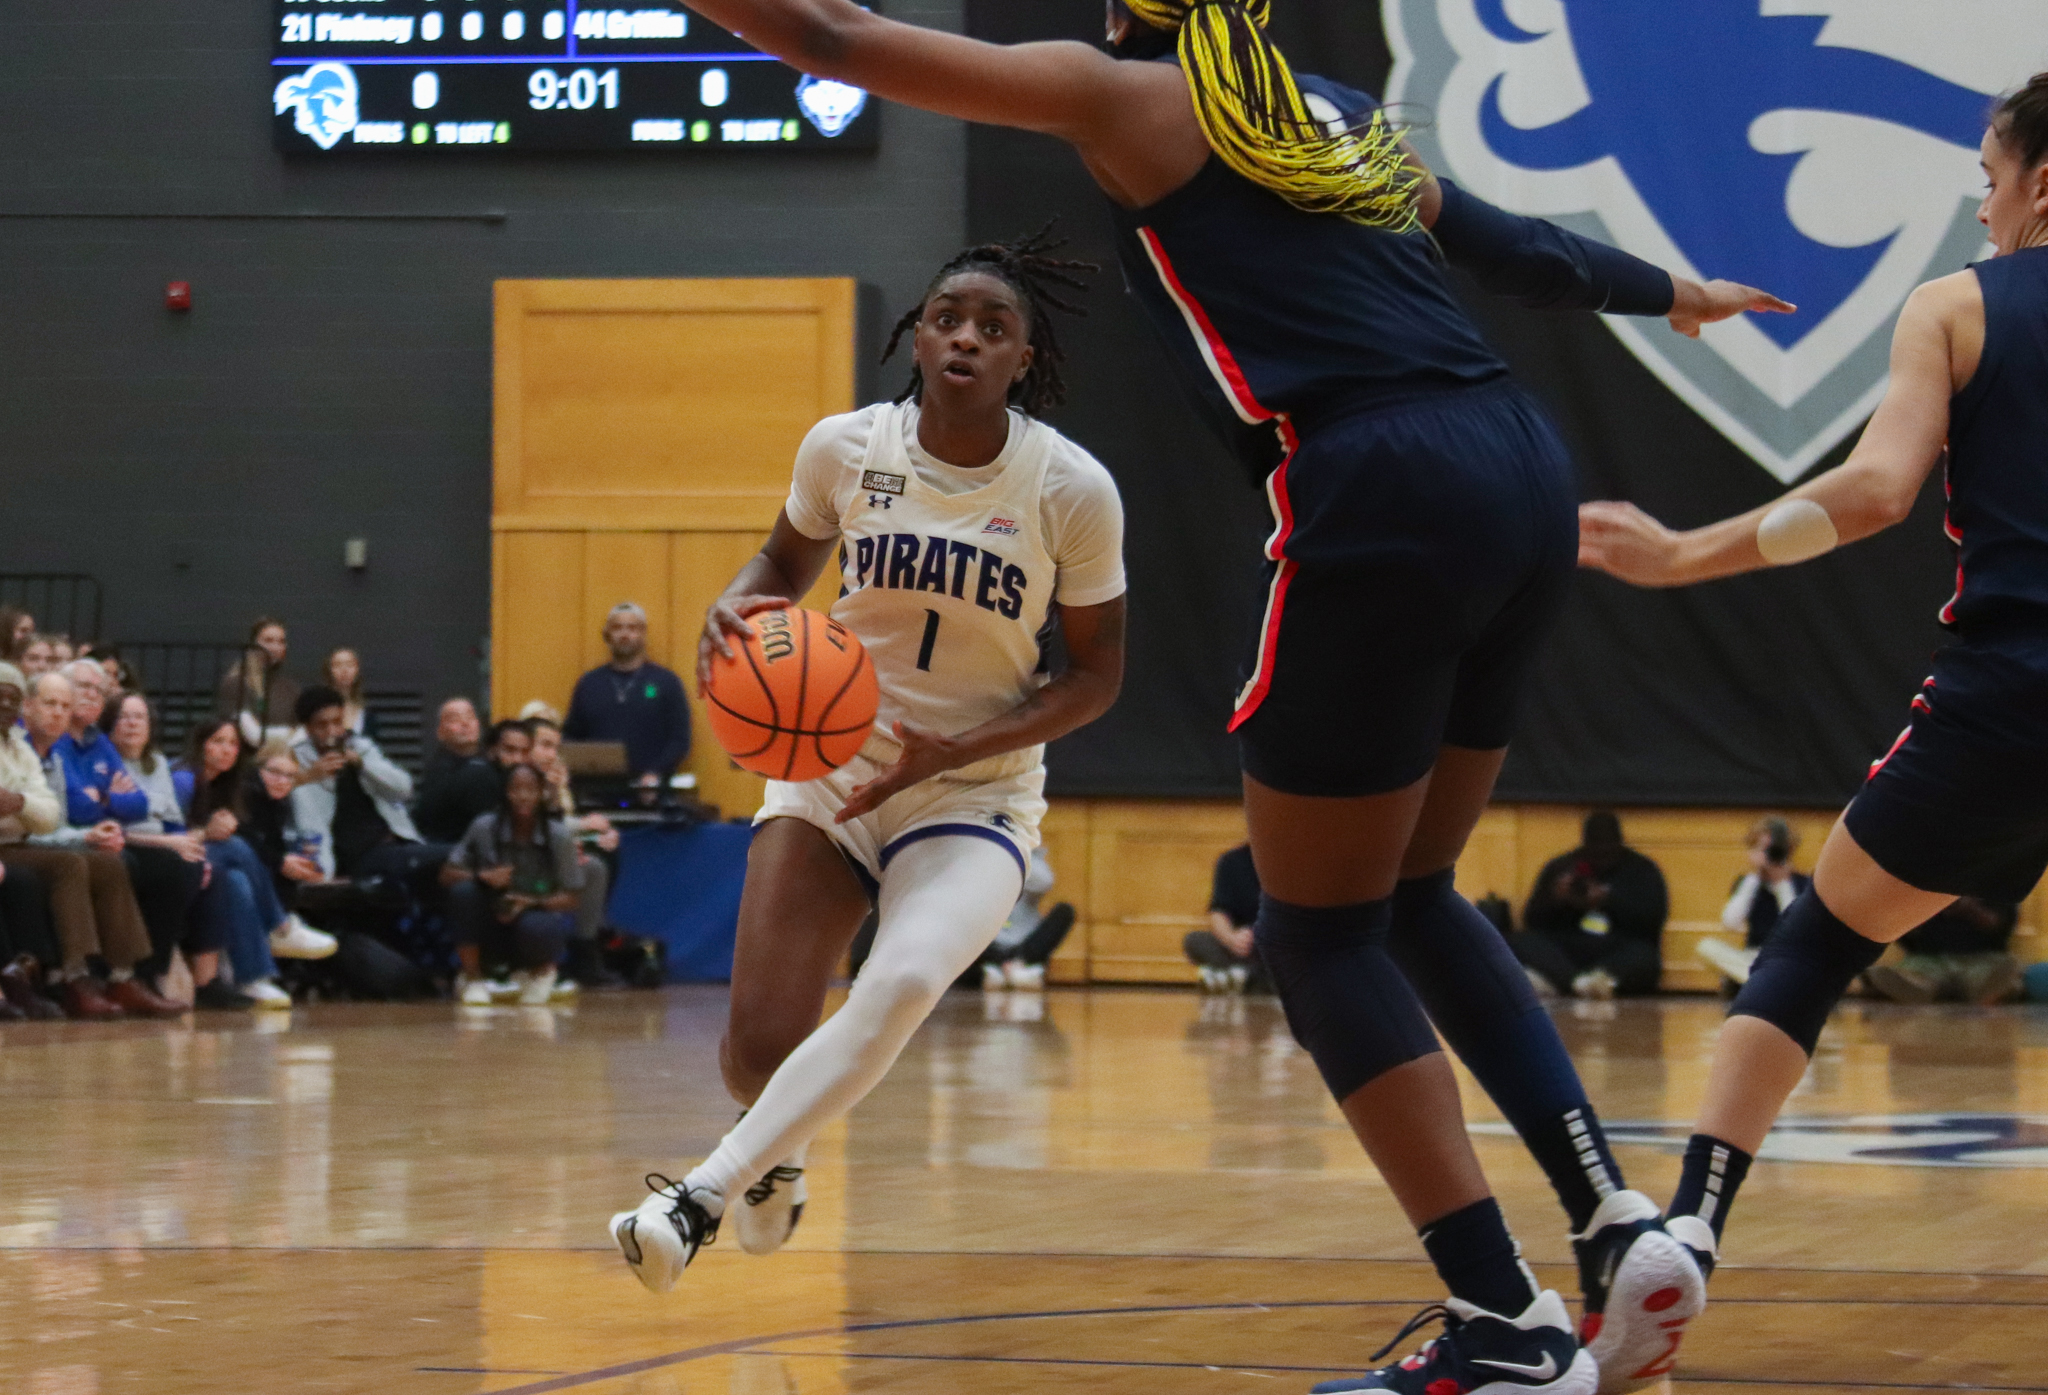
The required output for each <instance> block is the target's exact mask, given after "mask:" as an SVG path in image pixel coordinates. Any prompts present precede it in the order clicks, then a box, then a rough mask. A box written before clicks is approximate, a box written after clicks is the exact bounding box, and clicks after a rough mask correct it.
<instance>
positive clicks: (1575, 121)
mask: <svg viewBox="0 0 2048 1395" xmlns="http://www.w3.org/2000/svg"><path fill="white" fill-rule="evenodd" d="M1385 15H1386V25H1387V36H1388V40H1389V43H1390V45H1391V47H1392V49H1393V52H1394V56H1395V63H1394V70H1393V74H1392V76H1391V77H1390V78H1389V80H1388V93H1387V100H1388V101H1389V102H1390V103H1398V104H1406V105H1408V106H1409V107H1411V108H1413V109H1415V115H1416V116H1417V117H1418V118H1419V123H1420V124H1419V127H1418V129H1417V130H1416V131H1415V132H1414V135H1413V138H1414V140H1415V144H1416V146H1417V148H1418V149H1419V150H1420V151H1421V152H1422V154H1423V156H1424V158H1425V159H1427V160H1428V161H1429V163H1430V164H1431V165H1432V166H1433V167H1434V168H1436V169H1438V170H1441V171H1442V172H1444V173H1445V174H1447V175H1449V176H1450V177H1451V178H1452V179H1455V180H1456V181H1458V182H1459V183H1460V184H1462V185H1464V186H1465V187H1467V188H1469V189H1471V190H1472V191H1473V192H1474V193H1476V194H1478V195H1480V196H1481V197H1482V198H1485V199H1488V200H1490V201H1492V202H1494V203H1497V204H1500V205H1501V206H1503V207H1505V208H1508V209H1511V210H1513V211H1514V212H1517V213H1524V214H1532V215H1538V216H1542V217H1545V218H1550V219H1552V220H1554V221H1556V222H1559V223H1561V224H1563V225H1564V226H1566V227H1570V228H1572V229H1573V230H1574V231H1577V232H1581V233H1585V234H1588V235H1590V236H1593V237H1597V238H1599V239H1601V240H1602V241H1606V242H1611V243H1613V244H1615V245H1617V246H1620V247H1622V248H1624V249H1626V250H1627V251H1629V252H1632V253H1634V254H1635V255H1637V256H1639V257H1643V258H1645V259H1647V260H1650V261H1653V262H1657V263H1659V264H1660V265H1663V266H1667V267H1670V268H1672V269H1673V270H1676V271H1682V272H1684V273H1685V274H1688V275H1691V276H1695V277H1699V278H1701V279H1706V278H1709V277H1714V276H1726V277H1729V278H1731V279H1734V280H1739V281H1745V282H1748V283H1750V284H1752V285H1756V286H1761V287H1764V288H1765V289H1767V290H1770V291H1772V292H1775V293H1776V294H1778V295H1781V296H1783V297H1784V298H1785V299H1787V300H1790V301H1792V302H1794V303H1795V304H1797V305H1798V307H1799V313H1798V314H1796V315H1762V316H1755V315H1744V316H1740V317H1738V318H1737V319H1734V320H1729V321H1726V322H1724V323H1721V324H1717V325H1709V326H1707V328H1706V329H1705V331H1704V332H1703V333H1702V335H1701V337H1700V338H1699V339H1698V340H1689V339H1685V338H1683V337H1681V336H1680V335H1678V334H1676V333H1674V332H1672V330H1671V329H1670V327H1669V326H1667V325H1665V324H1662V323H1661V322H1658V321H1653V320H1642V319H1626V318H1622V317H1619V316H1616V317H1612V318H1610V319H1609V320H1608V321H1607V323H1608V325H1609V327H1610V328H1611V329H1612V330H1613V331H1614V333H1615V334H1616V335H1617V336H1618V337H1619V338H1620V339H1621V341H1622V342H1623V343H1624V344H1626V345H1627V346H1628V347H1629V349H1630V350H1631V351H1632V352H1633V353H1634V354H1635V355H1636V357H1637V358H1638V359H1640V360H1641V361H1642V362H1643V363H1644V364H1645V365H1646V366H1648V367H1649V369H1650V370H1651V371H1652V372H1653V373H1655V374H1656V375H1657V376H1658V377H1659V378H1660V379H1662V380H1663V382H1664V383H1665V384H1666V385H1667V386H1669V387H1670V388H1671V390H1672V391H1674V392H1676V393H1677V394H1678V395H1679V397H1681V398H1682V399H1684V401H1685V402H1686V403H1687V404H1688V405H1689V406H1691V407H1692V408H1693V410H1695V411H1697V412H1698V413H1699V414H1700V415H1701V416H1702V417H1704V418H1706V419H1707V420H1708V421H1709V422H1711V423H1712V424H1713V425H1714V426H1715V427H1716V428H1718V429H1719V430H1720V431H1721V432H1722V433H1723V434H1724V435H1725V436H1727V437H1728V439H1729V440H1731V441H1733V442H1734V443H1735V444H1736V445H1737V446H1739V447H1741V448H1742V449H1743V450H1744V451H1746V452H1748V454H1749V455H1750V456H1752V457H1753V458H1755V459H1756V461H1757V462H1758V463H1759V464H1761V465H1762V466H1763V467H1764V468H1765V469H1766V470H1768V471H1770V473H1771V474H1773V475H1775V476H1776V477H1777V478H1778V479H1780V480H1782V481H1785V482H1787V483H1790V482H1791V481H1792V480H1794V479H1796V478H1798V477H1799V476H1800V475H1801V474H1803V473H1804V472H1805V471H1806V469H1807V468H1808V467H1809V466H1811V465H1812V464H1813V463H1814V461H1815V460H1817V459H1818V458H1819V457H1820V456H1821V455H1822V454H1824V453H1825V452H1826V451H1827V450H1828V449H1829V448H1830V447H1831V446H1833V445H1834V444H1835V443H1836V442H1837V441H1839V440H1840V439H1841V438H1842V436H1843V435H1844V434H1846V433H1847V432H1848V431H1849V430H1851V429H1853V428H1854V427H1855V426H1856V425H1857V424H1858V423H1859V422H1861V421H1862V420H1863V418H1864V417H1865V416H1867V415H1868V414H1869V413H1870V411H1871V410H1872V409H1873V408H1874V407H1875V406H1876V405H1877V401H1878V399H1879V398H1880V397H1881V396H1882V395H1883V392H1884V386H1885V380H1886V372H1887V364H1888V358H1889V346H1890V338H1891V330H1892V325H1893V322H1894V321H1895V320H1896V318H1897V316H1898V311H1899V307H1900V306H1901V305H1902V304H1903V303H1904V302H1905V298H1906V296H1907V295H1908V294H1909V293H1910V292H1911V291H1912V289H1913V287H1914V286H1916V285H1918V284H1919V283H1920V282H1922V281H1925V280H1927V279H1929V278H1931V277H1934V276H1939V275H1944V274H1946V273H1948V272H1952V271H1956V270H1959V269H1961V268H1962V267H1963V266H1964V265H1966V264H1967V263H1969V262H1970V261H1973V260H1976V259H1977V258H1978V257H1979V256H1980V255H1981V254H1982V252H1983V250H1984V237H1983V231H1982V229H1981V228H1980V227H1979V226H1978V225H1977V223H1976V221H1975V213H1976V208H1977V201H1978V199H1979V197H1980V196H1981V193H1982V189H1983V176H1982V173H1981V171H1980V170H1979V169H1978V167H1977V147H1978V141H1979V138H1980V137H1981V136H1982V134H1983V130H1984V118H1985V115H1986V112H1987V111H1988V109H1989V106H1990V103H1991V100H1992V98H1993V97H1994V96H1995V95H1996V94H1997V93H1999V92H2001V91H2003V90H2005V89H2007V88H2009V87H2012V86H2015V85H2017V84H2018V83H2020V82H2023V81H2025V80H2026V78H2027V76H2028V75H2029V74H2030V73H2031V72H2032V71H2034V70H2035V69H2036V68H2039V67H2042V66H2044V65H2048V48H2044V46H2043V44H2042V43H2041V41H2040V36H2042V35H2043V34H2048V0H1973V3H1970V4H1934V3H1924V2H1923V0H1684V3H1673V2H1672V0H1658V2H1657V3H1652V4H1644V3H1642V0H1385Z"/></svg>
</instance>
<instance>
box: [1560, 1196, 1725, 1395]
mask: <svg viewBox="0 0 2048 1395" xmlns="http://www.w3.org/2000/svg"><path fill="white" fill-rule="evenodd" d="M1572 1251H1573V1253H1574V1254H1576V1255H1577V1256H1578V1259H1579V1290H1580V1292H1582V1293H1583V1294H1584V1295H1585V1297H1586V1312H1585V1316H1584V1317H1583V1318H1582V1319H1581V1320H1580V1322H1579V1340H1580V1341H1582V1342H1584V1343H1585V1346H1586V1350H1587V1351H1589V1352H1591V1353H1592V1355H1593V1360H1594V1361H1595V1362H1596V1363H1598V1365H1599V1367H1600V1395H1622V1392H1624V1391H1630V1390H1640V1389H1642V1388H1643V1387H1644V1386H1646V1385H1652V1384H1654V1383H1656V1382H1657V1381H1660V1380H1662V1379H1663V1378H1664V1377H1666V1376H1668V1375H1670V1374H1671V1371H1672V1368H1673V1367H1674V1366H1676V1365H1677V1363H1678V1344H1679V1343H1680V1342H1682V1341H1684V1340H1685V1327H1686V1324H1687V1323H1689V1322H1691V1321H1692V1320H1693V1319H1694V1318H1696V1317H1698V1316H1699V1315H1700V1313H1701V1311H1702V1310H1703V1309H1705V1307H1706V1306H1707V1280H1706V1276H1705V1275H1704V1274H1702V1273H1701V1272H1700V1266H1699V1264H1698V1263H1697V1261H1696V1260H1695V1259H1694V1258H1693V1253H1692V1250H1691V1249H1690V1248H1688V1247H1687V1246H1686V1245H1685V1244H1683V1243H1681V1242H1680V1241H1679V1240H1678V1239H1676V1238H1674V1237H1673V1236H1672V1235H1671V1234H1670V1232H1669V1231H1667V1230H1666V1229H1665V1226H1664V1216H1663V1212H1662V1211H1661V1210H1660V1209H1659V1208H1658V1206H1657V1203H1656V1202H1654V1201H1652V1200H1650V1198H1648V1197H1646V1196H1644V1195H1643V1194H1642V1193H1641V1192H1630V1191H1621V1192H1615V1193H1614V1194H1613V1195H1612V1196H1609V1197H1608V1198H1606V1199H1605V1200H1604V1201H1602V1202H1601V1203H1600V1209H1599V1210H1597V1211H1595V1212H1594V1213H1593V1218H1592V1219H1591V1220H1590V1221H1588V1222H1587V1223H1586V1229H1585V1231H1584V1233H1583V1234H1579V1235H1574V1236H1573V1237H1572Z"/></svg>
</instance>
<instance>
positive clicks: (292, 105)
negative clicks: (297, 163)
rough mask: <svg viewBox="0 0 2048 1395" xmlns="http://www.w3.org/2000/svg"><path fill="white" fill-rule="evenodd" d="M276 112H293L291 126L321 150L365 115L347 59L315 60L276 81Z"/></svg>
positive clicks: (345, 133) (340, 136) (274, 96)
mask: <svg viewBox="0 0 2048 1395" xmlns="http://www.w3.org/2000/svg"><path fill="white" fill-rule="evenodd" d="M271 100H272V102H274V103H275V104H276V107H277V114H278V115H279V116H282V115H284V114H285V113H286V112H287V111H290V112H292V113H293V116H292V126H293V128H294V129H295V130H297V131H299V132H300V133H301V134H302V135H305V136H306V137H308V138H309V139H311V140H312V142H313V144H315V145H317V146H319V147H320V148H321V149H322V150H332V149H334V145H335V142H337V141H339V140H340V139H341V138H342V137H343V136H345V135H347V134H348V133H349V132H350V131H353V130H354V129H355V128H356V124H357V122H358V121H360V120H361V118H362V103H361V94H360V93H359V92H358V91H357V88H356V75H355V73H354V72H353V71H351V70H350V68H349V66H348V64H346V63H315V64H314V65H313V66H312V67H310V68H308V69H306V71H305V72H303V73H294V74H293V75H292V76H290V77H288V78H286V79H285V80H284V81H283V82H280V83H279V84H278V85H277V91H276V92H274V93H273V94H272V95H271Z"/></svg>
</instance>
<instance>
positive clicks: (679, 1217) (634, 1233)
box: [611, 1172, 719, 1293]
mask: <svg viewBox="0 0 2048 1395" xmlns="http://www.w3.org/2000/svg"><path fill="white" fill-rule="evenodd" d="M647 1187H648V1191H649V1193H650V1195H649V1196H648V1198H647V1199H646V1200H645V1201H643V1202H641V1203H640V1204H639V1206H637V1207H635V1208H634V1209H633V1210H631V1211H621V1212H619V1213H618V1214H617V1215H615V1216H613V1217H612V1222H611V1232H612V1239H613V1241H615V1242H616V1243H617V1245H618V1247H619V1253H620V1254H622V1255H624V1256H625V1257H626V1264H627V1266H628V1267H629V1268H631V1269H632V1271H633V1274H634V1276H635V1277H636V1278H638V1279H639V1280H640V1282H641V1284H642V1285H644V1286H645V1287H646V1289H647V1291H648V1292H650V1293H667V1292H668V1291H669V1290H670V1289H672V1288H674V1287H675V1286H676V1280H677V1279H680V1278H681V1277H682V1276H683V1270H685V1269H687V1268H689V1265H690V1261H691V1260H693V1259H695V1258H696V1257H697V1251H699V1250H701V1249H703V1248H704V1247H705V1246H706V1245H708V1244H710V1243H711V1242H712V1241H713V1240H715V1239H717V1238H718V1220H719V1218H718V1217H717V1216H714V1215H712V1214H711V1211H710V1208H709V1206H708V1204H707V1203H709V1202H712V1201H715V1200H716V1199H717V1198H715V1197H713V1196H711V1195H710V1194H708V1193H704V1192H692V1191H689V1190H687V1189H686V1188H684V1186H683V1184H682V1183H681V1182H673V1181H670V1180H669V1179H668V1178H666V1177H664V1176H662V1175H661V1174H660V1173H659V1172H650V1173H648V1174H647Z"/></svg>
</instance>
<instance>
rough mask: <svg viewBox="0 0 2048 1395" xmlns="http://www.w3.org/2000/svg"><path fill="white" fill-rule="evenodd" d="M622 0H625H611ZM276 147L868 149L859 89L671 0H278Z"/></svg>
mask: <svg viewBox="0 0 2048 1395" xmlns="http://www.w3.org/2000/svg"><path fill="white" fill-rule="evenodd" d="M612 3H625V0H612ZM273 8H274V17H275V20H276V25H277V28H276V31H275V34H274V38H275V41H276V42H275V57H273V58H272V60H271V72H272V76H273V77H274V78H275V79H276V86H275V87H274V89H273V91H272V100H271V107H272V114H271V130H272V134H273V136H274V137H275V139H276V142H277V146H278V149H280V150H283V151H286V152H287V153H291V154H306V155H311V156H321V157H333V156H340V155H347V154H360V153H365V152H381V153H390V154H398V153H406V154H412V153H424V152H445V151H462V150H469V151H477V150H654V151H690V152H702V151H709V150H726V149H733V148H745V149H751V150H766V149H788V150H799V149H808V150H821V149H831V150H873V149H874V148H875V145H876V134H877V131H876V128H877V126H878V125H879V118H878V116H877V113H876V110H875V105H876V104H875V103H874V102H872V101H870V100H869V99H868V95H867V93H865V92H863V91H861V90H860V89H859V88H857V87H851V86H848V85H847V84H845V83H842V82H832V81H829V80H825V79H821V78H812V77H806V76H805V75H804V74H802V73H799V72H797V71H796V70H795V69H794V68H790V67H787V66H785V65H784V64H782V63H781V62H779V61H777V60H776V59H774V58H771V57H770V56H768V55H767V54H765V53H762V52H760V51H758V50H756V49H752V48H749V47H748V46H747V45H746V43H745V42H744V41H742V40H740V39H737V38H735V37H733V36H732V35H731V34H729V33H727V32H726V31H725V30H723V29H720V28H719V27H718V26H717V25H715V24H713V23H711V22H710V21H709V20H707V19H704V18H702V17H701V16H699V15H696V14H693V13H691V12H690V11H689V10H686V9H684V8H683V7H682V5H681V3H680V2H679V0H676V2H675V3H672V4H671V5H670V7H668V8H662V9H652V8H650V9H610V8H601V7H599V6H596V5H590V4H581V3H578V0H273Z"/></svg>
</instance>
